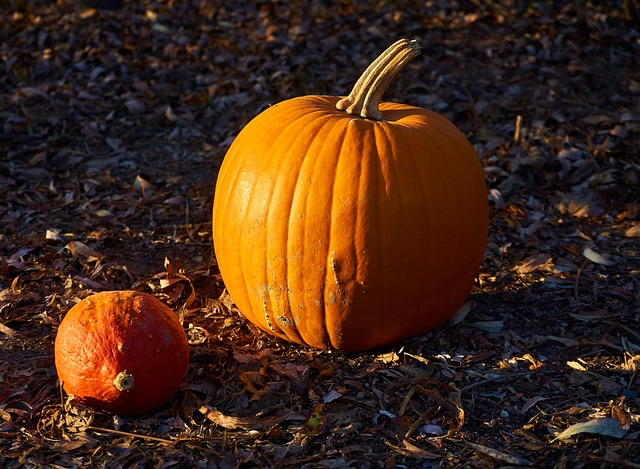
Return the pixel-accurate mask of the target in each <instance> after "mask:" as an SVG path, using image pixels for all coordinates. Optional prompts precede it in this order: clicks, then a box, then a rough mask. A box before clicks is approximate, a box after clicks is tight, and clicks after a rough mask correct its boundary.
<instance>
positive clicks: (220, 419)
mask: <svg viewBox="0 0 640 469" xmlns="http://www.w3.org/2000/svg"><path fill="white" fill-rule="evenodd" d="M200 412H201V413H202V414H204V415H205V417H207V418H208V419H209V420H211V421H212V422H213V423H215V424H216V425H219V426H221V427H223V428H226V429H229V430H235V429H242V430H266V429H268V428H271V427H272V426H274V425H277V424H279V423H282V422H284V421H287V420H305V418H304V416H302V415H299V414H296V413H295V412H293V411H291V410H285V411H284V412H282V413H281V414H278V415H271V416H267V417H232V416H229V415H224V414H223V413H222V412H220V411H219V410H217V409H211V408H209V407H207V406H202V407H200Z"/></svg>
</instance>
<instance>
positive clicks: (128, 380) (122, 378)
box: [113, 370, 134, 391]
mask: <svg viewBox="0 0 640 469" xmlns="http://www.w3.org/2000/svg"><path fill="white" fill-rule="evenodd" d="M133 381H134V380H133V375H132V374H129V373H127V370H125V371H121V372H120V373H118V375H117V376H116V377H115V379H114V380H113V385H114V386H115V387H116V389H117V390H118V391H130V390H132V389H133Z"/></svg>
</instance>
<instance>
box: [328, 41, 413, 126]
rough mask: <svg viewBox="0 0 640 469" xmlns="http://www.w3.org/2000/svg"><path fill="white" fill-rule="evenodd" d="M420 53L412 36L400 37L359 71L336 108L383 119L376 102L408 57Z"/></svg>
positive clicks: (352, 113)
mask: <svg viewBox="0 0 640 469" xmlns="http://www.w3.org/2000/svg"><path fill="white" fill-rule="evenodd" d="M419 53H420V45H419V44H418V41H416V40H415V39H412V40H408V39H401V40H399V41H397V42H395V43H394V44H392V45H391V46H390V47H389V48H388V49H387V50H385V51H384V52H383V53H382V54H381V55H380V56H379V57H378V58H377V59H375V60H374V61H373V62H372V63H371V65H369V66H368V67H367V69H366V70H365V71H364V72H363V73H362V76H361V77H360V78H359V79H358V81H357V82H356V84H355V85H354V86H353V89H352V90H351V93H349V96H347V97H345V98H342V99H341V100H339V101H338V102H337V103H336V108H337V109H339V110H341V111H345V112H347V113H348V114H351V115H356V116H360V117H364V118H365V119H373V120H383V117H382V113H381V112H380V109H379V107H378V106H379V105H380V101H381V100H382V95H384V93H385V91H387V88H388V87H389V85H390V84H391V82H392V81H393V79H394V78H395V77H396V75H397V74H398V73H399V72H400V70H401V69H402V68H403V67H404V66H405V65H406V64H407V62H409V61H410V60H411V59H413V58H414V57H416V56H417V55H418V54H419Z"/></svg>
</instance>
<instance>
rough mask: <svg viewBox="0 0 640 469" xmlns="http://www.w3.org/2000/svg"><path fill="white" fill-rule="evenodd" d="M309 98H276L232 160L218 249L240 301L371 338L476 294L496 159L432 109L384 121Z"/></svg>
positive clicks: (430, 320) (335, 341) (262, 320)
mask: <svg viewBox="0 0 640 469" xmlns="http://www.w3.org/2000/svg"><path fill="white" fill-rule="evenodd" d="M338 100H339V98H337V97H331V96H306V97H300V98H294V99H291V100H288V101H284V102H281V103H279V104H277V105H275V106H273V107H271V108H268V109H267V110H265V111H264V112H262V113H261V114H260V115H258V116H257V117H256V118H255V119H253V120H252V121H251V122H249V124H248V125H247V126H246V127H245V128H244V129H243V130H242V131H241V132H240V134H239V135H238V136H237V137H236V139H235V141H234V142H233V144H232V146H231V147H230V149H229V151H228V152H227V154H226V156H225V159H224V161H223V163H222V166H221V169H220V172H219V175H218V180H217V183H216V191H215V197H214V206H213V240H214V247H215V254H216V258H217V261H218V266H219V268H220V273H221V276H222V279H223V280H224V283H225V285H226V287H227V289H228V291H229V294H230V295H231V297H232V298H233V300H234V302H235V303H236V305H237V306H238V308H239V310H240V311H241V312H242V313H243V314H244V315H245V316H246V317H247V318H248V319H249V320H250V321H251V322H252V323H254V324H255V325H257V326H258V327H260V328H261V329H263V330H265V331H268V332H270V333H272V334H275V335H277V336H279V337H281V338H285V339H288V340H290V341H293V342H297V343H300V344H307V345H310V346H313V347H316V348H322V349H325V348H335V349H338V350H341V351H361V350H368V349H372V348H376V347H380V346H384V345H388V344H392V343H395V342H397V341H399V340H401V339H405V338H409V337H413V336H416V335H419V334H422V333H424V332H426V331H429V330H432V329H434V328H436V327H438V326H440V325H442V324H443V323H445V322H446V321H447V320H448V319H450V318H451V317H452V315H453V314H454V313H455V312H456V311H457V310H458V309H459V308H460V307H461V306H462V304H463V303H464V301H465V300H466V298H467V296H468V294H469V292H470V290H471V288H472V285H473V281H474V278H475V276H476V275H477V272H478V269H479V266H480V263H481V261H482V258H483V256H484V249H485V245H486V241H487V232H488V202H487V192H486V184H485V179H484V171H483V169H482V167H481V164H480V162H479V160H478V157H477V155H476V153H475V151H474V150H473V147H472V146H471V144H470V143H469V142H468V141H467V139H466V138H465V136H464V135H463V134H462V133H461V132H460V131H459V130H458V129H457V128H456V127H455V126H454V125H453V124H452V123H451V122H450V121H448V120H447V119H446V118H444V117H443V116H441V115H439V114H436V113H434V112H431V111H428V110H425V109H422V108H418V107H413V106H407V105H401V104H391V103H381V104H380V107H379V110H380V112H381V114H382V119H381V120H372V119H368V118H362V117H359V116H353V115H350V114H348V113H346V112H344V111H341V110H339V109H336V103H337V102H338Z"/></svg>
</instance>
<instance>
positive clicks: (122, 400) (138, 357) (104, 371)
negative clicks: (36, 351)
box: [55, 291, 189, 416]
mask: <svg viewBox="0 0 640 469" xmlns="http://www.w3.org/2000/svg"><path fill="white" fill-rule="evenodd" d="M55 363H56V370H57V372H58V379H59V380H60V382H61V383H62V386H63V388H64V390H65V391H66V392H67V393H68V394H73V395H74V396H75V397H76V398H78V399H79V400H80V401H81V402H83V403H85V404H86V405H89V406H91V407H94V408H96V409H101V410H106V411H108V412H112V413H115V414H118V415H122V416H133V415H140V414H144V413H147V412H149V411H151V410H154V409H157V408H158V407H160V406H162V405H163V404H165V403H166V402H167V401H168V400H169V399H170V398H171V396H173V394H174V393H175V392H176V390H177V389H178V387H179V386H180V383H181V382H182V379H183V377H184V374H185V372H186V370H187V367H188V363H189V344H188V342H187V337H186V334H185V332H184V329H183V328H182V325H181V324H180V321H179V320H178V318H177V316H176V315H175V314H174V313H173V311H171V309H170V308H169V307H168V306H166V305H165V304H163V303H162V302H160V301H159V300H158V299H156V298H155V297H153V296H151V295H148V294H146V293H142V292H137V291H111V292H101V293H96V294H94V295H91V296H89V297H87V298H85V299H84V300H82V301H80V302H79V303H78V304H77V305H75V306H74V307H73V308H71V309H70V310H69V312H68V313H67V314H66V316H65V317H64V319H63V320H62V322H61V323H60V327H59V328H58V333H57V335H56V341H55Z"/></svg>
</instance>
